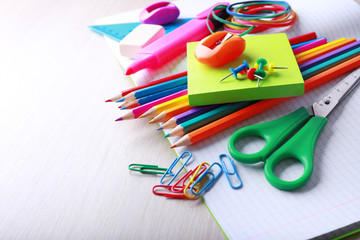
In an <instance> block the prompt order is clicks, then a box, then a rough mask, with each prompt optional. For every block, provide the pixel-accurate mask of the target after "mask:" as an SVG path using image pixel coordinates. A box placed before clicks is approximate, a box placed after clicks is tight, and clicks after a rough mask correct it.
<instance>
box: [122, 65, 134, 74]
mask: <svg viewBox="0 0 360 240" xmlns="http://www.w3.org/2000/svg"><path fill="white" fill-rule="evenodd" d="M133 73H134V70H133V69H132V68H131V67H129V68H128V69H126V70H125V72H124V74H125V75H130V74H133Z"/></svg>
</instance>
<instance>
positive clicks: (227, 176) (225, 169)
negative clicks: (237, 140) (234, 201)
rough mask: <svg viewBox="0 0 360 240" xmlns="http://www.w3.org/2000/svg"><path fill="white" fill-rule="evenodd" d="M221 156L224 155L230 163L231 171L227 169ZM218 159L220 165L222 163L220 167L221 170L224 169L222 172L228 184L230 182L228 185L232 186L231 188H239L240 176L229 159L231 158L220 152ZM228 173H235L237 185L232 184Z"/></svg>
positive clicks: (240, 185) (240, 183)
mask: <svg viewBox="0 0 360 240" xmlns="http://www.w3.org/2000/svg"><path fill="white" fill-rule="evenodd" d="M222 157H226V158H227V159H229V162H230V163H231V165H232V168H233V172H229V171H228V169H227V167H226V164H225V162H224V161H223V160H222ZM219 160H220V162H221V165H222V167H223V170H224V172H225V176H226V178H227V180H228V182H229V184H230V187H232V188H233V189H239V188H241V187H242V181H241V178H240V176H239V173H238V171H237V170H236V167H235V164H234V161H233V160H231V158H230V157H229V156H228V155H226V154H220V156H219ZM229 175H235V176H236V177H237V179H238V180H239V185H238V186H234V185H233V184H232V183H231V181H230V177H229Z"/></svg>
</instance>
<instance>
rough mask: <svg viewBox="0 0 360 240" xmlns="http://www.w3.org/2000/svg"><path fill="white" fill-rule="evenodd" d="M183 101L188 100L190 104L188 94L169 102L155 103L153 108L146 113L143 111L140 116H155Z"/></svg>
mask: <svg viewBox="0 0 360 240" xmlns="http://www.w3.org/2000/svg"><path fill="white" fill-rule="evenodd" d="M183 102H188V104H189V99H188V95H183V96H181V97H177V98H174V99H172V100H170V101H167V102H163V103H161V104H157V105H154V106H153V107H152V108H151V109H149V110H148V111H146V112H145V113H143V114H142V115H141V116H140V117H141V118H143V117H155V116H156V115H158V114H160V113H161V112H162V111H164V110H166V109H169V108H172V107H174V106H176V105H178V104H180V103H183Z"/></svg>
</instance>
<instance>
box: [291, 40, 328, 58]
mask: <svg viewBox="0 0 360 240" xmlns="http://www.w3.org/2000/svg"><path fill="white" fill-rule="evenodd" d="M325 43H327V40H326V38H319V39H318V40H315V41H313V42H311V43H308V44H305V45H302V46H300V47H297V48H295V49H294V50H293V52H294V54H295V55H296V54H298V53H302V52H305V51H307V50H309V49H312V48H314V47H318V46H320V45H323V44H325Z"/></svg>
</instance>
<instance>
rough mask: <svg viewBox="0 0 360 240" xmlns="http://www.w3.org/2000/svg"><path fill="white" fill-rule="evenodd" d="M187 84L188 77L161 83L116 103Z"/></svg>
mask: <svg viewBox="0 0 360 240" xmlns="http://www.w3.org/2000/svg"><path fill="white" fill-rule="evenodd" d="M184 84H187V76H185V77H181V78H178V79H174V80H171V81H168V82H164V83H160V84H157V85H154V86H151V87H147V88H143V89H140V90H137V91H133V92H131V93H129V94H128V95H126V96H125V97H123V98H121V99H119V100H117V101H116V102H123V101H126V102H129V101H133V100H135V99H139V98H142V97H145V96H148V95H151V94H154V93H158V92H161V91H164V90H167V89H170V88H174V87H178V86H181V85H184Z"/></svg>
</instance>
